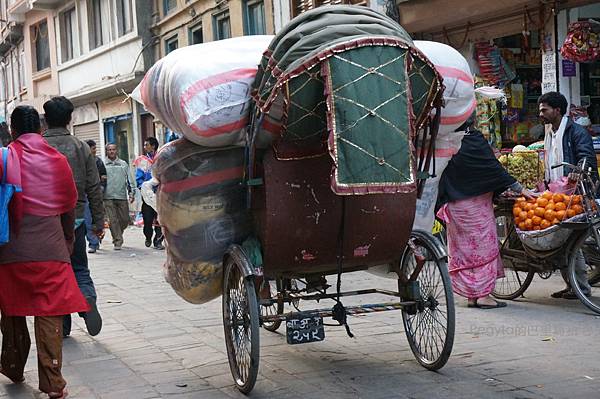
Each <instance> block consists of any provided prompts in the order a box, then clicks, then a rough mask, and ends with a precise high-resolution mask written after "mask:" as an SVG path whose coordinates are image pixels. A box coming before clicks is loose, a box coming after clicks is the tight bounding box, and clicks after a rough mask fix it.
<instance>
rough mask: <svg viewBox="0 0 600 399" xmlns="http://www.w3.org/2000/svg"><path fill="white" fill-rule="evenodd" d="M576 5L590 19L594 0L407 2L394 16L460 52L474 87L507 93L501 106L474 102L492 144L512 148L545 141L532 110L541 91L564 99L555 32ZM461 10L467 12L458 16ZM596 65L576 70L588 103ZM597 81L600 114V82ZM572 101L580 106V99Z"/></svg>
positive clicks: (416, 33)
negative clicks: (563, 16) (556, 92)
mask: <svg viewBox="0 0 600 399" xmlns="http://www.w3.org/2000/svg"><path fill="white" fill-rule="evenodd" d="M587 3H596V4H594V5H591V6H590V5H587V6H586V4H587ZM575 6H577V7H576V8H581V9H582V10H583V13H584V14H585V15H587V14H589V13H588V12H589V11H590V10H592V9H593V10H595V8H598V7H599V2H598V1H594V2H592V1H582V0H580V1H564V0H563V1H536V0H534V1H527V0H507V1H503V2H495V3H494V2H491V3H490V2H480V1H475V0H460V1H459V0H456V1H454V0H450V1H438V0H434V1H418V2H414V1H408V2H405V3H400V4H399V12H400V22H401V24H402V25H403V26H405V27H406V28H407V29H408V30H409V32H411V33H412V34H413V37H415V38H416V39H423V40H433V41H439V42H443V43H446V44H450V45H451V46H453V47H455V48H456V49H458V50H459V51H460V52H461V53H462V54H463V55H464V56H465V57H466V58H467V60H468V61H469V62H470V65H471V68H472V71H473V73H474V74H475V75H476V84H477V85H490V86H496V87H500V88H502V89H504V92H505V93H506V95H507V101H506V102H502V101H492V100H483V99H478V107H477V121H476V122H477V127H478V128H479V129H480V130H481V131H482V132H483V133H484V135H485V136H486V137H487V138H488V140H489V141H490V143H491V144H493V145H494V146H496V147H497V148H512V147H514V146H515V145H518V144H523V145H530V144H532V143H535V142H537V141H539V140H541V139H543V135H544V127H543V126H542V125H541V124H540V122H539V118H538V105H537V101H538V98H539V96H540V95H541V94H542V93H545V92H549V91H559V90H560V91H561V92H563V94H565V95H566V93H565V88H566V87H564V85H563V84H562V83H563V82H562V79H561V76H560V74H559V67H558V65H559V61H560V59H559V51H560V44H561V42H560V40H561V38H560V32H557V28H558V27H559V22H560V16H561V15H562V14H564V13H567V12H568V10H569V9H570V8H574V7H575ZM461 9H465V10H468V12H464V13H462V12H458V11H460V10H461ZM446 11H447V12H446ZM599 26H600V25H599ZM595 65H596V64H590V65H586V66H585V67H582V68H581V72H578V73H580V75H581V76H579V77H580V78H581V79H583V80H585V82H586V83H585V84H583V85H582V86H583V88H582V90H588V91H589V92H590V93H591V94H590V95H589V99H590V102H592V101H593V98H594V97H593V96H594V95H596V91H595V90H596V85H595V82H594V79H595V78H594V77H595V76H596V72H598V73H599V74H600V68H597V70H596V68H595ZM578 71H579V69H578ZM582 74H586V75H585V77H584V76H583V75H582ZM599 76H600V75H599ZM597 81H598V86H597V87H598V93H597V94H598V100H599V101H598V112H599V114H598V116H600V79H598V80H597ZM567 97H568V98H570V97H572V96H567ZM571 102H572V103H576V104H579V99H578V98H577V101H571Z"/></svg>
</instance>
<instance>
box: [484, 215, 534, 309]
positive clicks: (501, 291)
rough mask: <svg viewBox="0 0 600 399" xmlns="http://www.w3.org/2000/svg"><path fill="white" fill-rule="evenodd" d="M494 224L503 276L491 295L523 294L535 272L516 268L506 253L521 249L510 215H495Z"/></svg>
mask: <svg viewBox="0 0 600 399" xmlns="http://www.w3.org/2000/svg"><path fill="white" fill-rule="evenodd" d="M496 226H497V230H498V241H499V245H500V257H501V258H502V262H503V264H504V277H501V278H499V279H497V280H496V285H495V287H494V289H493V291H492V296H494V298H498V299H506V300H508V299H515V298H518V297H520V296H521V295H523V293H524V292H525V291H526V290H527V288H529V285H530V284H531V281H532V280H533V277H534V276H535V272H534V271H528V272H524V271H520V270H516V268H515V264H514V263H513V261H512V260H511V259H510V256H509V255H508V254H507V252H508V251H510V250H511V249H517V250H518V249H522V244H521V241H520V240H519V237H517V235H516V230H515V228H514V222H513V220H512V217H510V216H504V215H499V216H497V217H496Z"/></svg>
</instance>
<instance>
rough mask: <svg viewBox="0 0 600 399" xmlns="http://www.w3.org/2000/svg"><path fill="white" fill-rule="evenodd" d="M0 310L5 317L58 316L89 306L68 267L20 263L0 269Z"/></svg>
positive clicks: (61, 264)
mask: <svg viewBox="0 0 600 399" xmlns="http://www.w3.org/2000/svg"><path fill="white" fill-rule="evenodd" d="M0 310H1V311H2V314H4V315H6V316H60V315H65V314H71V313H77V312H85V311H88V310H89V305H88V303H87V302H86V300H85V298H84V297H83V295H82V294H81V291H80V290H79V287H78V286H77V281H76V280H75V274H73V268H72V267H71V265H70V264H68V263H64V262H55V261H48V262H20V263H7V264H4V265H0Z"/></svg>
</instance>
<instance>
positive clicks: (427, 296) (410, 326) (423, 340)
mask: <svg viewBox="0 0 600 399" xmlns="http://www.w3.org/2000/svg"><path fill="white" fill-rule="evenodd" d="M411 240H413V243H414V245H415V247H416V248H417V251H418V252H420V253H421V254H422V255H423V256H424V257H425V260H424V264H423V267H422V269H421V272H420V273H419V274H418V276H417V278H416V281H417V282H418V285H419V298H417V299H418V300H417V304H416V305H415V306H414V307H413V308H412V309H403V310H402V321H403V323H404V330H405V332H406V337H407V339H408V343H409V345H410V349H411V350H412V352H413V354H414V355H415V357H416V359H417V361H418V362H419V363H420V364H421V365H422V366H423V367H425V368H427V369H429V370H437V369H439V368H441V367H443V366H444V365H445V364H446V362H447V361H448V358H449V357H450V353H451V352H452V345H453V344H454V328H455V319H454V296H453V294H452V285H451V282H450V275H449V274H448V265H447V259H446V258H445V257H441V256H439V254H443V253H444V251H443V249H439V248H438V249H437V250H436V248H435V247H436V246H440V244H439V242H438V240H437V239H436V238H434V237H433V236H431V235H430V234H427V233H424V232H419V233H415V232H413V234H412V235H411ZM416 268H417V257H416V256H415V253H414V252H413V250H412V249H411V248H410V247H408V246H407V248H406V250H405V251H404V255H403V257H402V263H401V269H400V272H401V273H402V274H403V275H404V276H405V277H406V278H409V277H410V276H411V275H412V274H413V272H414V270H415V269H416Z"/></svg>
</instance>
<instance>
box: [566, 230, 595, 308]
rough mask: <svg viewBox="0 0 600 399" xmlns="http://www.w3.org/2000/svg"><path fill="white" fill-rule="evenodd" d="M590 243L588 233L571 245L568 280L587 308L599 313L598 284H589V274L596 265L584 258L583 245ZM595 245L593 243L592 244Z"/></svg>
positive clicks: (592, 272) (593, 271)
mask: <svg viewBox="0 0 600 399" xmlns="http://www.w3.org/2000/svg"><path fill="white" fill-rule="evenodd" d="M586 245H587V246H589V245H590V234H587V235H583V236H582V237H580V238H579V239H578V240H577V241H576V242H575V245H573V248H572V250H571V255H570V256H569V269H568V274H569V282H570V284H571V287H572V288H573V292H575V295H577V297H578V298H579V300H580V301H581V303H583V304H584V305H585V306H586V307H587V308H588V309H590V310H593V311H594V312H596V313H600V286H598V285H597V284H592V285H590V284H589V282H588V279H589V276H590V275H593V274H594V273H595V269H596V268H597V266H596V265H595V264H594V263H593V261H591V260H590V259H587V258H586V256H585V255H586V251H585V250H584V247H586ZM593 245H594V246H595V243H594V244H593Z"/></svg>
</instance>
